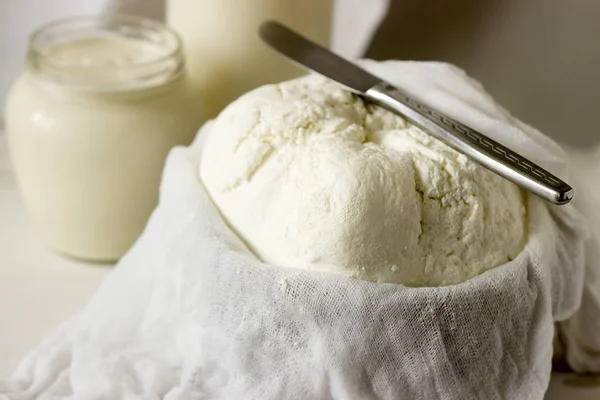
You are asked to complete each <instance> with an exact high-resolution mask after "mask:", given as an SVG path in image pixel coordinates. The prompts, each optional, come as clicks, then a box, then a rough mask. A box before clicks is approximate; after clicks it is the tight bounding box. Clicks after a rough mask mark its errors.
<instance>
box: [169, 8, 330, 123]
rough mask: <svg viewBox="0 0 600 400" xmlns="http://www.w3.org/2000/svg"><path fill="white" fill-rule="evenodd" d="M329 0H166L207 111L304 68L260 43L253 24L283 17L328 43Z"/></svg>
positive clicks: (214, 111) (171, 22)
mask: <svg viewBox="0 0 600 400" xmlns="http://www.w3.org/2000/svg"><path fill="white" fill-rule="evenodd" d="M332 7H333V6H332V0H167V22H168V24H169V25H170V26H171V27H173V28H174V29H175V30H176V31H177V32H179V34H180V35H181V37H182V39H183V44H184V49H185V53H186V58H187V60H188V65H189V71H190V77H191V79H192V84H193V86H194V90H195V91H196V92H197V93H199V95H200V96H201V98H202V99H203V101H202V103H203V105H204V108H205V110H206V116H207V117H209V118H212V117H214V116H215V115H216V114H217V113H218V112H219V111H220V110H221V109H223V108H224V107H225V106H226V105H227V104H228V103H229V102H231V101H232V100H234V99H236V98H237V97H238V96H240V95H241V94H243V93H245V92H247V91H248V90H251V89H253V88H255V87H257V86H260V85H263V84H266V83H274V82H279V81H282V80H286V79H291V78H293V77H296V76H299V75H301V74H303V72H302V71H301V70H300V69H299V68H298V67H296V66H294V65H292V64H291V63H290V62H289V61H286V60H285V59H284V58H283V57H282V56H281V55H278V54H276V53H275V51H274V50H272V49H271V48H269V47H268V46H267V45H265V44H264V43H262V41H261V40H260V38H259V37H258V27H259V26H260V24H261V23H262V22H263V21H265V20H268V19H272V20H276V21H279V22H282V23H284V24H286V25H288V26H290V27H291V28H293V29H294V30H296V31H298V32H300V33H302V34H303V35H305V36H307V37H308V38H310V39H312V40H314V41H316V42H318V43H320V44H322V45H325V46H327V45H328V44H329V38H330V31H331V18H332Z"/></svg>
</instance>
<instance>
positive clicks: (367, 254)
mask: <svg viewBox="0 0 600 400" xmlns="http://www.w3.org/2000/svg"><path fill="white" fill-rule="evenodd" d="M200 177H201V180H202V182H203V184H204V186H205V187H206V189H207V190H208V192H209V194H210V196H211V197H212V199H213V201H214V202H215V204H216V205H217V207H218V208H219V210H220V211H221V213H222V215H223V217H224V218H225V219H226V221H227V222H228V223H229V225H230V226H231V228H232V229H234V230H235V231H236V232H237V234H238V235H239V236H240V237H241V238H242V239H243V240H244V241H245V242H246V244H247V245H248V247H249V248H250V249H251V250H252V251H253V252H254V253H255V254H256V255H257V256H258V257H259V258H261V259H262V260H263V261H265V262H266V263H269V264H272V265H276V266H286V267H295V268H303V269H310V270H319V271H328V272H333V273H340V274H345V275H348V276H351V277H355V278H359V279H365V280H372V281H377V282H392V283H401V284H405V285H411V286H436V285H448V284H454V283H459V282H462V281H464V280H466V279H468V278H470V277H473V276H475V275H477V274H480V273H481V272H483V271H485V270H487V269H490V268H493V267H496V266H498V265H500V264H503V263H505V262H507V261H508V260H510V259H512V258H513V257H515V256H516V255H517V254H518V253H519V252H520V251H521V250H522V248H523V242H524V237H525V221H524V220H525V207H524V202H523V194H522V193H521V191H520V190H519V189H518V188H517V187H516V186H514V185H513V184H512V183H510V182H508V181H506V180H504V179H503V178H501V177H499V176H497V175H495V174H493V173H491V172H489V171H487V170H486V169H484V168H482V167H480V166H479V165H477V164H475V163H473V162H472V161H470V160H468V159H467V158H466V157H465V156H463V155H461V154H459V153H457V152H456V151H454V150H452V149H450V148H449V147H447V146H446V145H444V144H442V143H441V142H438V141H437V140H435V139H433V138H431V137H430V136H428V135H427V134H425V133H423V132H422V131H421V130H419V129H418V128H416V127H414V126H412V125H411V124H409V123H407V122H406V121H405V120H404V119H402V118H401V117H398V116H396V115H394V114H392V113H390V112H388V111H386V110H384V109H382V108H380V107H377V106H374V105H371V104H367V103H365V102H364V101H363V100H361V99H360V98H358V97H357V96H354V95H352V94H351V93H349V92H347V91H345V90H342V89H340V88H338V87H337V86H336V85H334V84H333V83H330V82H329V81H327V80H325V79H323V78H320V77H317V76H307V77H303V78H300V79H296V80H292V81H288V82H283V83H281V84H277V85H268V86H263V87H261V88H258V89H256V90H254V91H252V92H249V93H247V94H246V95H244V96H242V97H241V98H239V99H238V100H237V101H235V102H233V103H232V104H231V105H229V107H227V108H226V109H225V110H224V111H223V112H222V113H221V114H220V115H219V117H218V118H217V119H216V120H215V122H214V125H213V127H212V129H211V131H210V132H209V135H208V138H207V141H206V144H205V150H204V154H203V159H202V162H201V165H200Z"/></svg>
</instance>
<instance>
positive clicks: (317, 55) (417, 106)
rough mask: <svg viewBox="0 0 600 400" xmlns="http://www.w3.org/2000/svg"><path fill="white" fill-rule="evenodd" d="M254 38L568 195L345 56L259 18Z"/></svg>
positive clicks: (552, 179)
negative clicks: (256, 34)
mask: <svg viewBox="0 0 600 400" xmlns="http://www.w3.org/2000/svg"><path fill="white" fill-rule="evenodd" d="M259 35H260V37H261V38H262V39H263V40H264V41H265V42H266V43H267V44H269V45H270V46H271V47H273V48H274V49H275V50H277V51H278V52H280V53H281V54H283V55H284V56H286V57H287V58H288V59H290V60H291V61H293V62H295V63H296V64H298V65H300V66H301V67H303V68H305V69H308V70H311V71H314V72H316V73H318V74H320V75H323V76H325V77H326V78H329V79H331V80H333V81H335V82H337V83H338V84H339V85H341V86H342V87H344V88H345V89H347V90H349V91H351V92H353V93H356V94H358V95H360V96H362V97H363V98H364V99H366V100H368V101H371V102H373V103H375V104H378V105H379V106H381V107H384V108H386V109H388V110H389V111H391V112H393V113H395V114H398V115H400V116H402V117H404V118H406V119H407V120H408V121H410V122H411V123H412V124H414V125H416V126H418V127H419V128H421V129H422V130H423V131H425V132H427V133H428V134H429V135H431V136H433V137H434V138H436V139H438V140H440V141H441V142H443V143H445V144H446V145H448V146H449V147H451V148H453V149H454V150H456V151H458V152H460V153H462V154H464V155H466V156H467V157H469V158H471V159H472V160H473V161H475V162H477V163H479V164H481V165H483V166H484V167H485V168H487V169H489V170H490V171H493V172H495V173H496V174H498V175H500V176H502V177H504V178H506V179H508V180H509V181H511V182H513V183H514V184H516V185H518V186H520V187H521V188H523V189H525V190H528V191H529V192H531V193H533V194H535V195H537V196H539V197H541V198H543V199H545V200H547V201H549V202H551V203H554V204H559V205H562V204H567V203H568V202H569V201H571V199H572V198H573V194H574V191H573V189H572V188H571V186H569V185H567V184H566V183H565V182H563V181H562V180H560V179H559V178H557V177H556V176H554V175H552V174H551V173H550V172H548V171H546V170H545V169H543V168H541V167H540V166H538V165H536V164H535V163H533V162H532V161H529V160H528V159H526V158H525V157H523V156H521V155H519V154H517V153H515V152H514V151H512V150H510V149H509V148H507V147H505V146H503V145H501V144H500V143H498V142H496V141H494V140H492V139H490V138H488V137H487V136H485V135H483V134H482V133H480V132H477V131H476V130H474V129H472V128H469V127H468V126H466V125H464V124H462V123H460V122H458V121H456V120H454V119H452V118H450V117H448V116H446V115H444V114H443V113H441V112H439V111H436V110H434V109H432V108H430V107H428V106H426V105H424V104H421V103H420V102H418V101H416V100H414V99H413V98H411V97H409V96H408V95H407V94H405V93H403V92H402V91H401V90H400V89H398V88H396V87H394V86H393V85H391V84H389V83H387V82H385V81H383V80H381V79H380V78H378V77H376V76H374V75H371V74H370V73H368V72H367V71H365V70H364V69H362V68H360V67H358V66H357V65H355V64H353V63H351V62H350V61H348V60H346V59H344V58H342V57H340V56H338V55H337V54H335V53H332V52H331V51H329V50H328V49H326V48H324V47H322V46H319V45H318V44H316V43H313V42H311V41H310V40H308V39H306V38H305V37H303V36H301V35H300V34H298V33H296V32H294V31H293V30H291V29H289V28H287V27H285V26H284V25H282V24H280V23H278V22H275V21H267V22H264V23H263V24H262V25H261V26H260V28H259Z"/></svg>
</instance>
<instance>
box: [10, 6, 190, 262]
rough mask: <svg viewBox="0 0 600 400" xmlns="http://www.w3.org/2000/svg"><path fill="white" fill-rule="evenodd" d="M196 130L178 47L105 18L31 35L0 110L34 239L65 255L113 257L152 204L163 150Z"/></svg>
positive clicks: (146, 26) (166, 34)
mask: <svg viewBox="0 0 600 400" xmlns="http://www.w3.org/2000/svg"><path fill="white" fill-rule="evenodd" d="M201 120H202V115H201V109H200V105H199V104H198V102H197V101H196V98H195V97H194V95H192V94H191V91H190V89H189V85H188V78H187V76H186V74H185V72H184V60H183V55H182V50H181V45H180V41H179V39H178V37H177V35H176V34H175V33H174V32H172V31H171V30H169V29H168V28H165V27H164V26H163V25H161V24H159V23H156V22H152V21H149V20H144V19H140V18H136V17H129V16H122V15H112V16H102V17H89V18H76V19H69V20H64V21H60V22H57V23H54V24H50V25H48V26H46V27H43V28H42V29H40V30H38V31H37V32H36V33H34V34H33V35H32V37H31V40H30V49H29V54H28V68H27V71H26V72H25V73H24V74H23V75H22V76H21V77H20V78H19V79H18V80H17V82H16V83H15V84H14V86H13V87H12V89H11V91H10V93H9V96H8V99H7V107H6V129H7V134H8V138H9V148H10V151H11V156H12V161H13V163H14V167H15V172H16V177H17V182H18V184H19V187H20V190H21V193H22V197H23V200H24V202H25V204H26V207H27V210H28V213H29V215H30V217H31V220H32V222H33V225H34V227H35V229H36V230H37V231H38V232H39V234H40V235H41V236H42V237H43V238H44V239H45V240H46V241H47V242H48V243H49V244H50V245H51V246H52V247H53V248H55V249H56V250H58V251H59V252H62V253H64V254H67V255H71V256H74V257H78V258H83V259H89V260H95V261H112V260H116V259H118V258H119V257H121V255H123V253H124V252H126V251H127V249H128V248H129V247H130V246H131V245H132V243H133V242H134V241H135V239H136V238H137V236H138V235H139V234H140V232H141V231H142V229H143V228H144V226H145V224H146V221H147V219H148V217H149V215H150V213H151V212H152V210H153V208H154V207H155V205H156V203H157V200H158V186H159V183H160V175H161V171H162V167H163V164H164V161H165V158H166V156H167V153H168V151H169V150H170V149H171V148H172V147H173V146H176V145H182V144H187V143H189V142H190V141H191V140H192V138H193V136H194V134H195V132H196V130H197V128H198V126H199V124H200V123H201Z"/></svg>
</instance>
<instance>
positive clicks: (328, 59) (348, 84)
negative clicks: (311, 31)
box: [259, 21, 381, 94]
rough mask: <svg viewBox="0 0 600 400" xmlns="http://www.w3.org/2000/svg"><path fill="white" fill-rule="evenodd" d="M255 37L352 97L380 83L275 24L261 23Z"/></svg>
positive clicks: (337, 57) (325, 50) (334, 55)
mask: <svg viewBox="0 0 600 400" xmlns="http://www.w3.org/2000/svg"><path fill="white" fill-rule="evenodd" d="M259 35H260V37H261V38H262V39H263V40H264V41H265V42H266V43H268V44H269V45H270V46H271V47H273V48H274V49H275V50H277V51H278V52H280V53H281V54H282V55H284V56H285V57H287V58H288V59H289V60H291V61H293V62H295V63H296V64H297V65H299V66H300V67H302V68H304V69H306V68H308V69H310V70H312V71H313V72H316V73H318V74H320V75H323V76H325V77H327V78H329V79H333V80H334V81H336V82H337V83H339V84H341V85H342V86H344V87H345V88H346V89H348V90H350V91H352V92H354V93H357V94H365V93H366V92H367V90H368V89H370V88H371V87H373V86H375V85H376V84H377V83H379V82H381V79H379V78H378V77H376V76H373V75H371V74H369V73H368V72H367V71H365V70H364V69H362V68H360V67H358V66H357V65H355V64H352V63H351V62H349V61H347V60H345V59H343V58H342V57H340V56H338V55H337V54H335V53H332V52H331V51H329V50H327V49H326V48H324V47H322V46H320V45H318V44H316V43H313V42H311V41H310V40H308V39H305V38H304V37H302V36H301V35H299V34H298V33H296V32H294V31H292V30H291V29H289V28H288V27H286V26H284V25H282V24H280V23H278V22H274V21H267V22H265V23H263V24H262V25H261V26H260V28H259Z"/></svg>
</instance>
